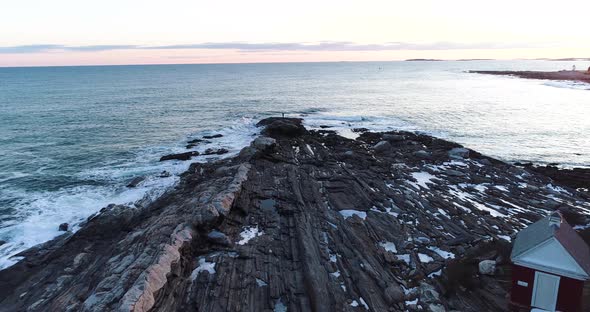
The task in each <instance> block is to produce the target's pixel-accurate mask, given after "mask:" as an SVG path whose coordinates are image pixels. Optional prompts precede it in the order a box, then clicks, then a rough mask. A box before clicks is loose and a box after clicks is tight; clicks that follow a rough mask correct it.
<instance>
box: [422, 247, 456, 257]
mask: <svg viewBox="0 0 590 312" xmlns="http://www.w3.org/2000/svg"><path fill="white" fill-rule="evenodd" d="M428 249H430V250H432V251H434V252H435V253H436V254H437V255H439V256H441V257H442V258H444V259H455V254H454V253H452V252H449V251H444V250H442V249H440V248H438V247H434V246H432V247H428Z"/></svg>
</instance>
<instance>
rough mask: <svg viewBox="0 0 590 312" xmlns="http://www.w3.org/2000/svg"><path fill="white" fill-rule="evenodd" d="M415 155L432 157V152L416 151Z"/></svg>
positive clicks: (424, 157)
mask: <svg viewBox="0 0 590 312" xmlns="http://www.w3.org/2000/svg"><path fill="white" fill-rule="evenodd" d="M413 155H414V156H416V157H417V158H420V159H430V157H431V154H430V153H429V152H427V151H425V150H419V151H416V152H414V153H413Z"/></svg>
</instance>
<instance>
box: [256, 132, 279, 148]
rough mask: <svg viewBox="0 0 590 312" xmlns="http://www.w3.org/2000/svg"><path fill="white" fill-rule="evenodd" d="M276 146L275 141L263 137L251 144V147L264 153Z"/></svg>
mask: <svg viewBox="0 0 590 312" xmlns="http://www.w3.org/2000/svg"><path fill="white" fill-rule="evenodd" d="M276 145H277V140H275V139H273V138H269V137H265V136H261V137H258V138H256V140H254V142H252V146H253V147H254V148H256V149H257V150H260V151H266V150H269V149H272V148H273V147H275V146H276Z"/></svg>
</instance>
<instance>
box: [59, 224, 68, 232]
mask: <svg viewBox="0 0 590 312" xmlns="http://www.w3.org/2000/svg"><path fill="white" fill-rule="evenodd" d="M69 227H70V225H69V224H68V223H62V224H60V225H59V228H58V230H60V231H63V232H65V231H67V230H68V228H69Z"/></svg>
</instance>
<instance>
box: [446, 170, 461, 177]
mask: <svg viewBox="0 0 590 312" xmlns="http://www.w3.org/2000/svg"><path fill="white" fill-rule="evenodd" d="M444 172H445V174H446V175H448V176H451V177H464V176H465V173H463V172H461V171H458V170H454V169H447V170H445V171H444Z"/></svg>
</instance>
